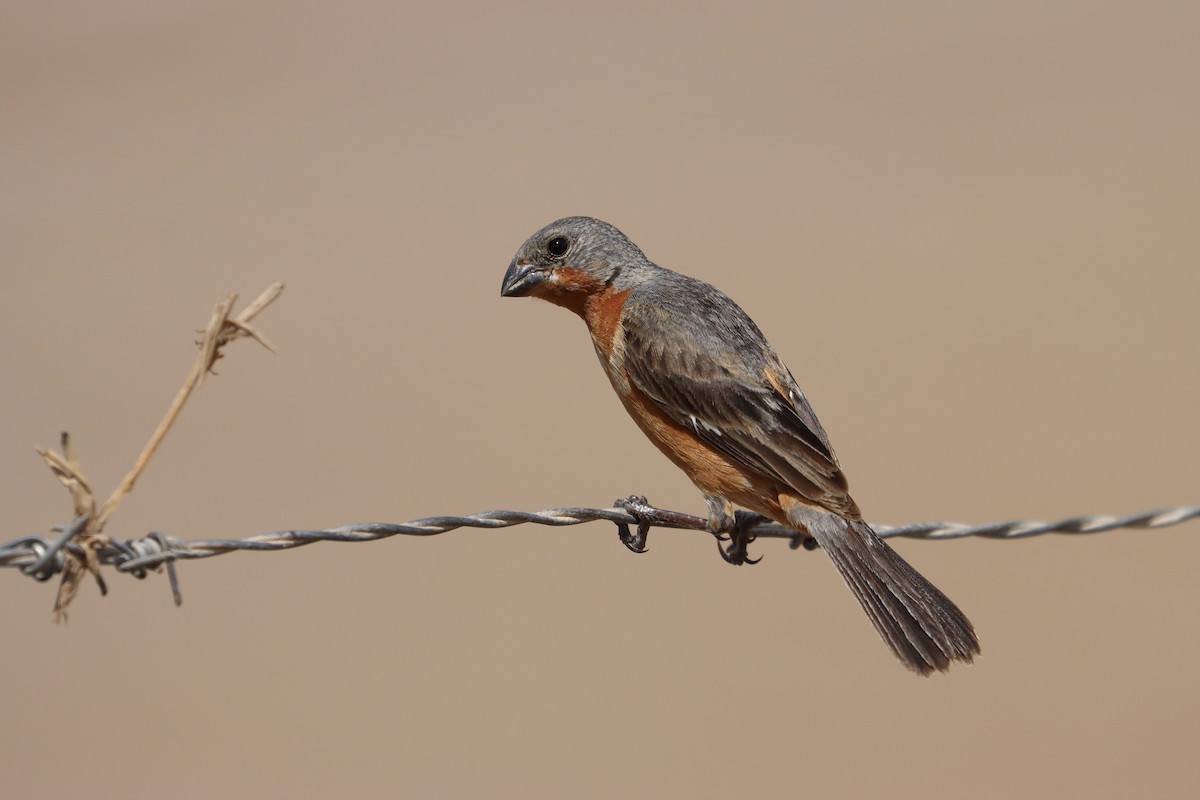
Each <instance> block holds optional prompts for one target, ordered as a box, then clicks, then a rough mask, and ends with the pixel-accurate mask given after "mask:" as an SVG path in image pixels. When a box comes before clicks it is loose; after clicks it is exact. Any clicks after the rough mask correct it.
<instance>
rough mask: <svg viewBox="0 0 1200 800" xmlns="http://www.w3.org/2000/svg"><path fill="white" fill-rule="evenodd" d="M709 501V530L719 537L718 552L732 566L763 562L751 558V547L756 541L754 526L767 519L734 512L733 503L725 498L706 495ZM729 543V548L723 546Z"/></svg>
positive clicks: (761, 516)
mask: <svg viewBox="0 0 1200 800" xmlns="http://www.w3.org/2000/svg"><path fill="white" fill-rule="evenodd" d="M704 499H705V500H706V501H708V530H709V533H711V534H712V535H713V536H715V537H717V552H719V553H720V554H721V558H723V559H725V561H727V562H728V563H730V564H734V565H735V566H741V565H742V564H757V563H758V562H759V561H762V556H759V557H758V558H750V557H749V552H748V549H749V545H750V543H751V542H753V541H754V533H753V530H754V526H756V525H758V524H759V523H761V522H766V519H767V518H766V517H764V516H763V515H761V514H755V513H753V512H750V511H736V512H735V511H734V510H733V503H730V502H729V501H728V500H726V499H725V498H724V497H718V496H716V495H705V497H704ZM723 542H729V546H728V547H725V546H723V545H722V543H723Z"/></svg>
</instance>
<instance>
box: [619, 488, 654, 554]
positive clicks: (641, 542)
mask: <svg viewBox="0 0 1200 800" xmlns="http://www.w3.org/2000/svg"><path fill="white" fill-rule="evenodd" d="M613 506H614V507H616V508H620V509H624V510H625V511H626V512H628V513H629V516H631V517H633V518H634V519H636V520H637V521H638V526H637V533H630V532H629V524H628V523H625V522H618V523H617V536H619V537H620V539H621V544H623V545H625V547H627V548H628V549H629V551H630V552H631V553H645V552H646V551H647V548H646V540H647V539H649V538H650V523H649V522H646V521H645V520H644V519H642V515H641V512H642V511H643V510H644V509H647V508H650V503H649V502H648V501H647V500H646V498H645V497H641V496H638V495H630V496H629V497H627V498H625V499H624V500H614V501H613Z"/></svg>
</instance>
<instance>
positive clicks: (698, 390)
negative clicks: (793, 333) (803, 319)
mask: <svg viewBox="0 0 1200 800" xmlns="http://www.w3.org/2000/svg"><path fill="white" fill-rule="evenodd" d="M669 278H670V280H669V285H668V286H665V287H664V286H657V287H655V291H654V293H653V295H652V297H653V298H654V300H653V301H649V300H645V299H642V297H639V295H640V294H641V293H640V292H636V291H635V292H634V293H633V295H632V296H631V297H630V298H629V300H628V302H627V303H626V305H625V308H624V311H623V314H622V323H621V326H622V331H623V349H624V359H623V361H624V365H625V370H626V372H627V373H628V375H629V379H630V381H631V383H632V384H633V385H634V386H636V387H637V388H638V389H639V390H641V391H642V392H644V393H645V394H646V395H647V396H649V397H650V398H651V399H653V400H654V402H655V403H657V404H658V406H659V407H660V408H661V409H662V410H663V411H664V412H665V413H666V414H667V415H668V416H670V417H671V418H672V419H674V420H675V421H677V422H678V423H680V424H681V425H684V426H686V427H688V428H690V429H691V430H692V431H693V432H694V433H695V434H696V436H697V437H699V438H700V439H701V440H703V441H704V442H705V443H706V444H708V445H709V446H710V447H712V448H713V449H715V450H716V451H717V452H719V453H721V454H722V455H723V456H725V457H726V458H728V459H730V460H731V461H732V462H734V463H736V464H738V465H739V466H741V467H743V468H745V469H748V470H750V471H751V472H753V473H756V474H758V475H760V476H763V477H765V478H769V479H772V480H775V481H777V482H779V483H782V484H784V485H786V486H789V487H791V488H793V489H794V490H796V491H797V492H799V493H800V494H801V496H803V497H805V498H807V499H810V500H811V501H813V502H815V503H818V504H820V505H822V506H826V507H828V508H830V509H831V510H834V511H839V512H841V513H850V514H853V515H856V514H857V508H856V507H855V506H854V502H853V500H851V499H850V497H849V495H848V493H847V491H846V480H845V476H844V475H843V474H842V471H841V468H840V466H839V465H838V463H837V457H836V456H835V455H834V453H833V449H832V448H831V447H830V445H829V439H828V437H827V436H826V434H825V430H824V429H823V428H822V427H821V423H820V422H819V421H818V420H817V417H816V414H815V413H813V410H812V407H811V406H810V405H809V403H808V400H807V399H806V398H805V397H804V394H803V392H801V391H800V388H799V386H797V385H796V382H795V380H794V379H793V378H792V376H791V373H790V372H788V370H787V368H786V367H784V366H783V364H782V362H780V361H779V358H778V356H777V355H776V354H775V351H774V349H773V348H772V347H771V346H770V344H769V343H768V342H767V341H766V339H765V338H764V337H763V335H762V332H761V331H759V329H758V327H757V326H756V325H755V324H754V322H753V321H752V320H751V319H750V318H749V317H748V316H747V315H746V314H745V312H744V311H742V310H741V309H740V308H739V307H738V306H737V305H736V304H735V303H734V302H733V301H732V300H730V299H729V298H728V297H726V296H725V295H723V294H721V293H720V292H719V291H718V290H716V289H715V288H713V287H712V286H709V285H708V284H706V283H703V282H702V281H697V280H694V279H691V278H686V276H683V275H679V274H678V273H670V274H669Z"/></svg>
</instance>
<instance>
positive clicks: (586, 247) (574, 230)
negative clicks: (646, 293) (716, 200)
mask: <svg viewBox="0 0 1200 800" xmlns="http://www.w3.org/2000/svg"><path fill="white" fill-rule="evenodd" d="M646 269H653V265H652V264H651V263H650V261H649V260H647V258H646V256H645V255H643V253H642V251H641V250H639V249H638V247H637V245H635V244H634V243H633V242H631V241H629V239H628V237H626V236H625V234H623V233H621V232H620V231H619V230H617V229H616V228H615V227H613V226H612V225H609V224H608V223H607V222H602V221H600V220H598V219H592V218H591V217H565V218H563V219H560V220H558V221H557V222H551V223H550V224H549V225H547V226H546V227H544V228H542V229H541V230H540V231H538V232H537V233H535V234H534V235H533V236H530V237H529V238H528V239H527V240H526V241H525V244H523V245H521V247H520V249H519V250H517V254H516V255H515V256H514V257H513V260H512V263H510V264H509V265H508V271H507V272H506V273H504V282H503V283H502V284H501V285H500V295H501V296H502V297H527V296H533V297H540V298H542V299H543V300H549V301H550V302H552V303H557V304H558V305H564V306H568V307H572V306H575V305H577V304H578V303H582V301H583V299H584V298H585V297H586V296H587V295H589V294H592V293H594V292H599V291H603V290H604V289H605V288H606V287H609V286H614V287H616V288H618V289H620V288H625V286H626V285H632V284H633V283H635V282H636V278H638V277H640V276H641V274H643V273H644V271H645V270H646Z"/></svg>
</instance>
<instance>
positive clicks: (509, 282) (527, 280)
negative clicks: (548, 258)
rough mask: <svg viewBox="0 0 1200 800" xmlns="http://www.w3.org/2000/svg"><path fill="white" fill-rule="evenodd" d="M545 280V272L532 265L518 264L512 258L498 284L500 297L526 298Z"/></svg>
mask: <svg viewBox="0 0 1200 800" xmlns="http://www.w3.org/2000/svg"><path fill="white" fill-rule="evenodd" d="M544 280H546V271H545V270H543V269H539V268H538V267H536V266H535V265H533V264H525V263H518V262H517V260H516V259H515V258H514V259H513V260H512V263H511V264H509V265H508V272H505V273H504V282H503V283H502V284H500V296H501V297H526V296H528V295H529V294H530V293H531V292H532V291H533V290H534V288H536V287H537V285H538V284H539V283H541V282H542V281H544Z"/></svg>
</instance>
